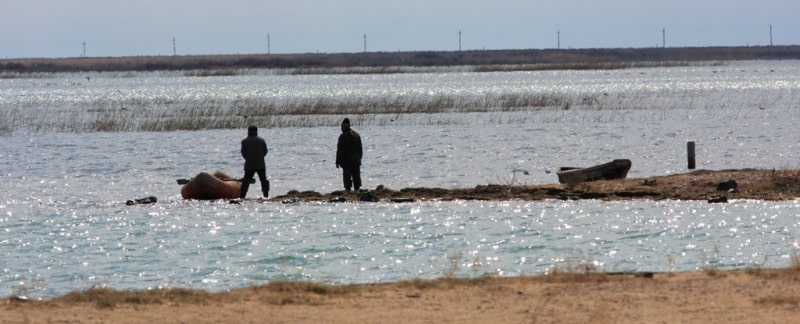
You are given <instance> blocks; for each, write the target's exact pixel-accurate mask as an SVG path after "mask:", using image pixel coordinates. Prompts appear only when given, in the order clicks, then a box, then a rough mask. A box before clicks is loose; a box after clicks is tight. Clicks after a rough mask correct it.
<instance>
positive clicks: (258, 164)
mask: <svg viewBox="0 0 800 324" xmlns="http://www.w3.org/2000/svg"><path fill="white" fill-rule="evenodd" d="M268 151H269V150H268V149H267V142H266V141H264V139H263V138H261V137H259V136H258V129H254V128H252V127H251V128H249V129H248V130H247V137H246V138H245V139H243V140H242V157H243V158H244V170H245V171H247V170H263V169H266V168H267V166H266V164H265V163H264V157H265V156H267V152H268Z"/></svg>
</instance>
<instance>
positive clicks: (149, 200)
mask: <svg viewBox="0 0 800 324" xmlns="http://www.w3.org/2000/svg"><path fill="white" fill-rule="evenodd" d="M157 201H158V198H156V197H155V196H149V197H144V198H139V199H134V200H128V201H126V202H125V204H126V205H128V206H131V205H146V204H155V203H156V202H157Z"/></svg>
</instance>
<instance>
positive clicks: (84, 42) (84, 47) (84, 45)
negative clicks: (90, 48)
mask: <svg viewBox="0 0 800 324" xmlns="http://www.w3.org/2000/svg"><path fill="white" fill-rule="evenodd" d="M81 57H86V41H83V54H82V55H81Z"/></svg>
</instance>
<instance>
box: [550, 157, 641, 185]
mask: <svg viewBox="0 0 800 324" xmlns="http://www.w3.org/2000/svg"><path fill="white" fill-rule="evenodd" d="M630 169H631V160H627V159H618V160H614V161H611V162H608V163H603V164H599V165H595V166H592V167H588V168H574V167H561V168H558V171H557V172H556V174H558V182H560V183H579V182H586V181H595V180H613V179H625V177H627V176H628V170H630Z"/></svg>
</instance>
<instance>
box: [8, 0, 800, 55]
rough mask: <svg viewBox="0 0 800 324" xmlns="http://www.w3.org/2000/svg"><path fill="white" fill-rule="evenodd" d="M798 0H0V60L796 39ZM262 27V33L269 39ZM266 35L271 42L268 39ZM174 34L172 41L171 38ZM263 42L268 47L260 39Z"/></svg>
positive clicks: (798, 36)
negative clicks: (663, 31)
mask: <svg viewBox="0 0 800 324" xmlns="http://www.w3.org/2000/svg"><path fill="white" fill-rule="evenodd" d="M798 13H800V1H797V0H760V1H738V0H693V1H690V0H657V1H648V0H536V1H534V0H528V1H523V0H460V1H450V0H395V1H386V0H272V1H257V0H2V2H0V58H20V57H77V56H81V55H83V53H84V42H85V51H86V52H85V54H86V55H87V56H137V55H172V54H173V50H175V52H176V53H177V54H178V55H197V54H237V53H241V54H245V53H267V51H268V50H269V52H271V53H307V52H320V53H323V52H327V53H334V52H361V51H363V50H364V34H366V43H367V44H366V46H367V51H386V52H392V51H419V50H435V51H440V50H441V51H452V50H458V49H459V31H460V32H461V48H462V49H463V50H475V49H527V48H539V49H541V48H556V47H558V46H559V43H558V41H559V39H560V47H561V48H609V47H654V46H661V44H662V30H666V46H668V47H676V46H740V45H769V43H770V25H772V40H773V43H774V44H775V45H796V44H800V19H798ZM268 35H269V37H268ZM268 38H269V42H268ZM173 39H174V40H175V43H174V44H175V47H174V48H173ZM268 45H269V46H268Z"/></svg>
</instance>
